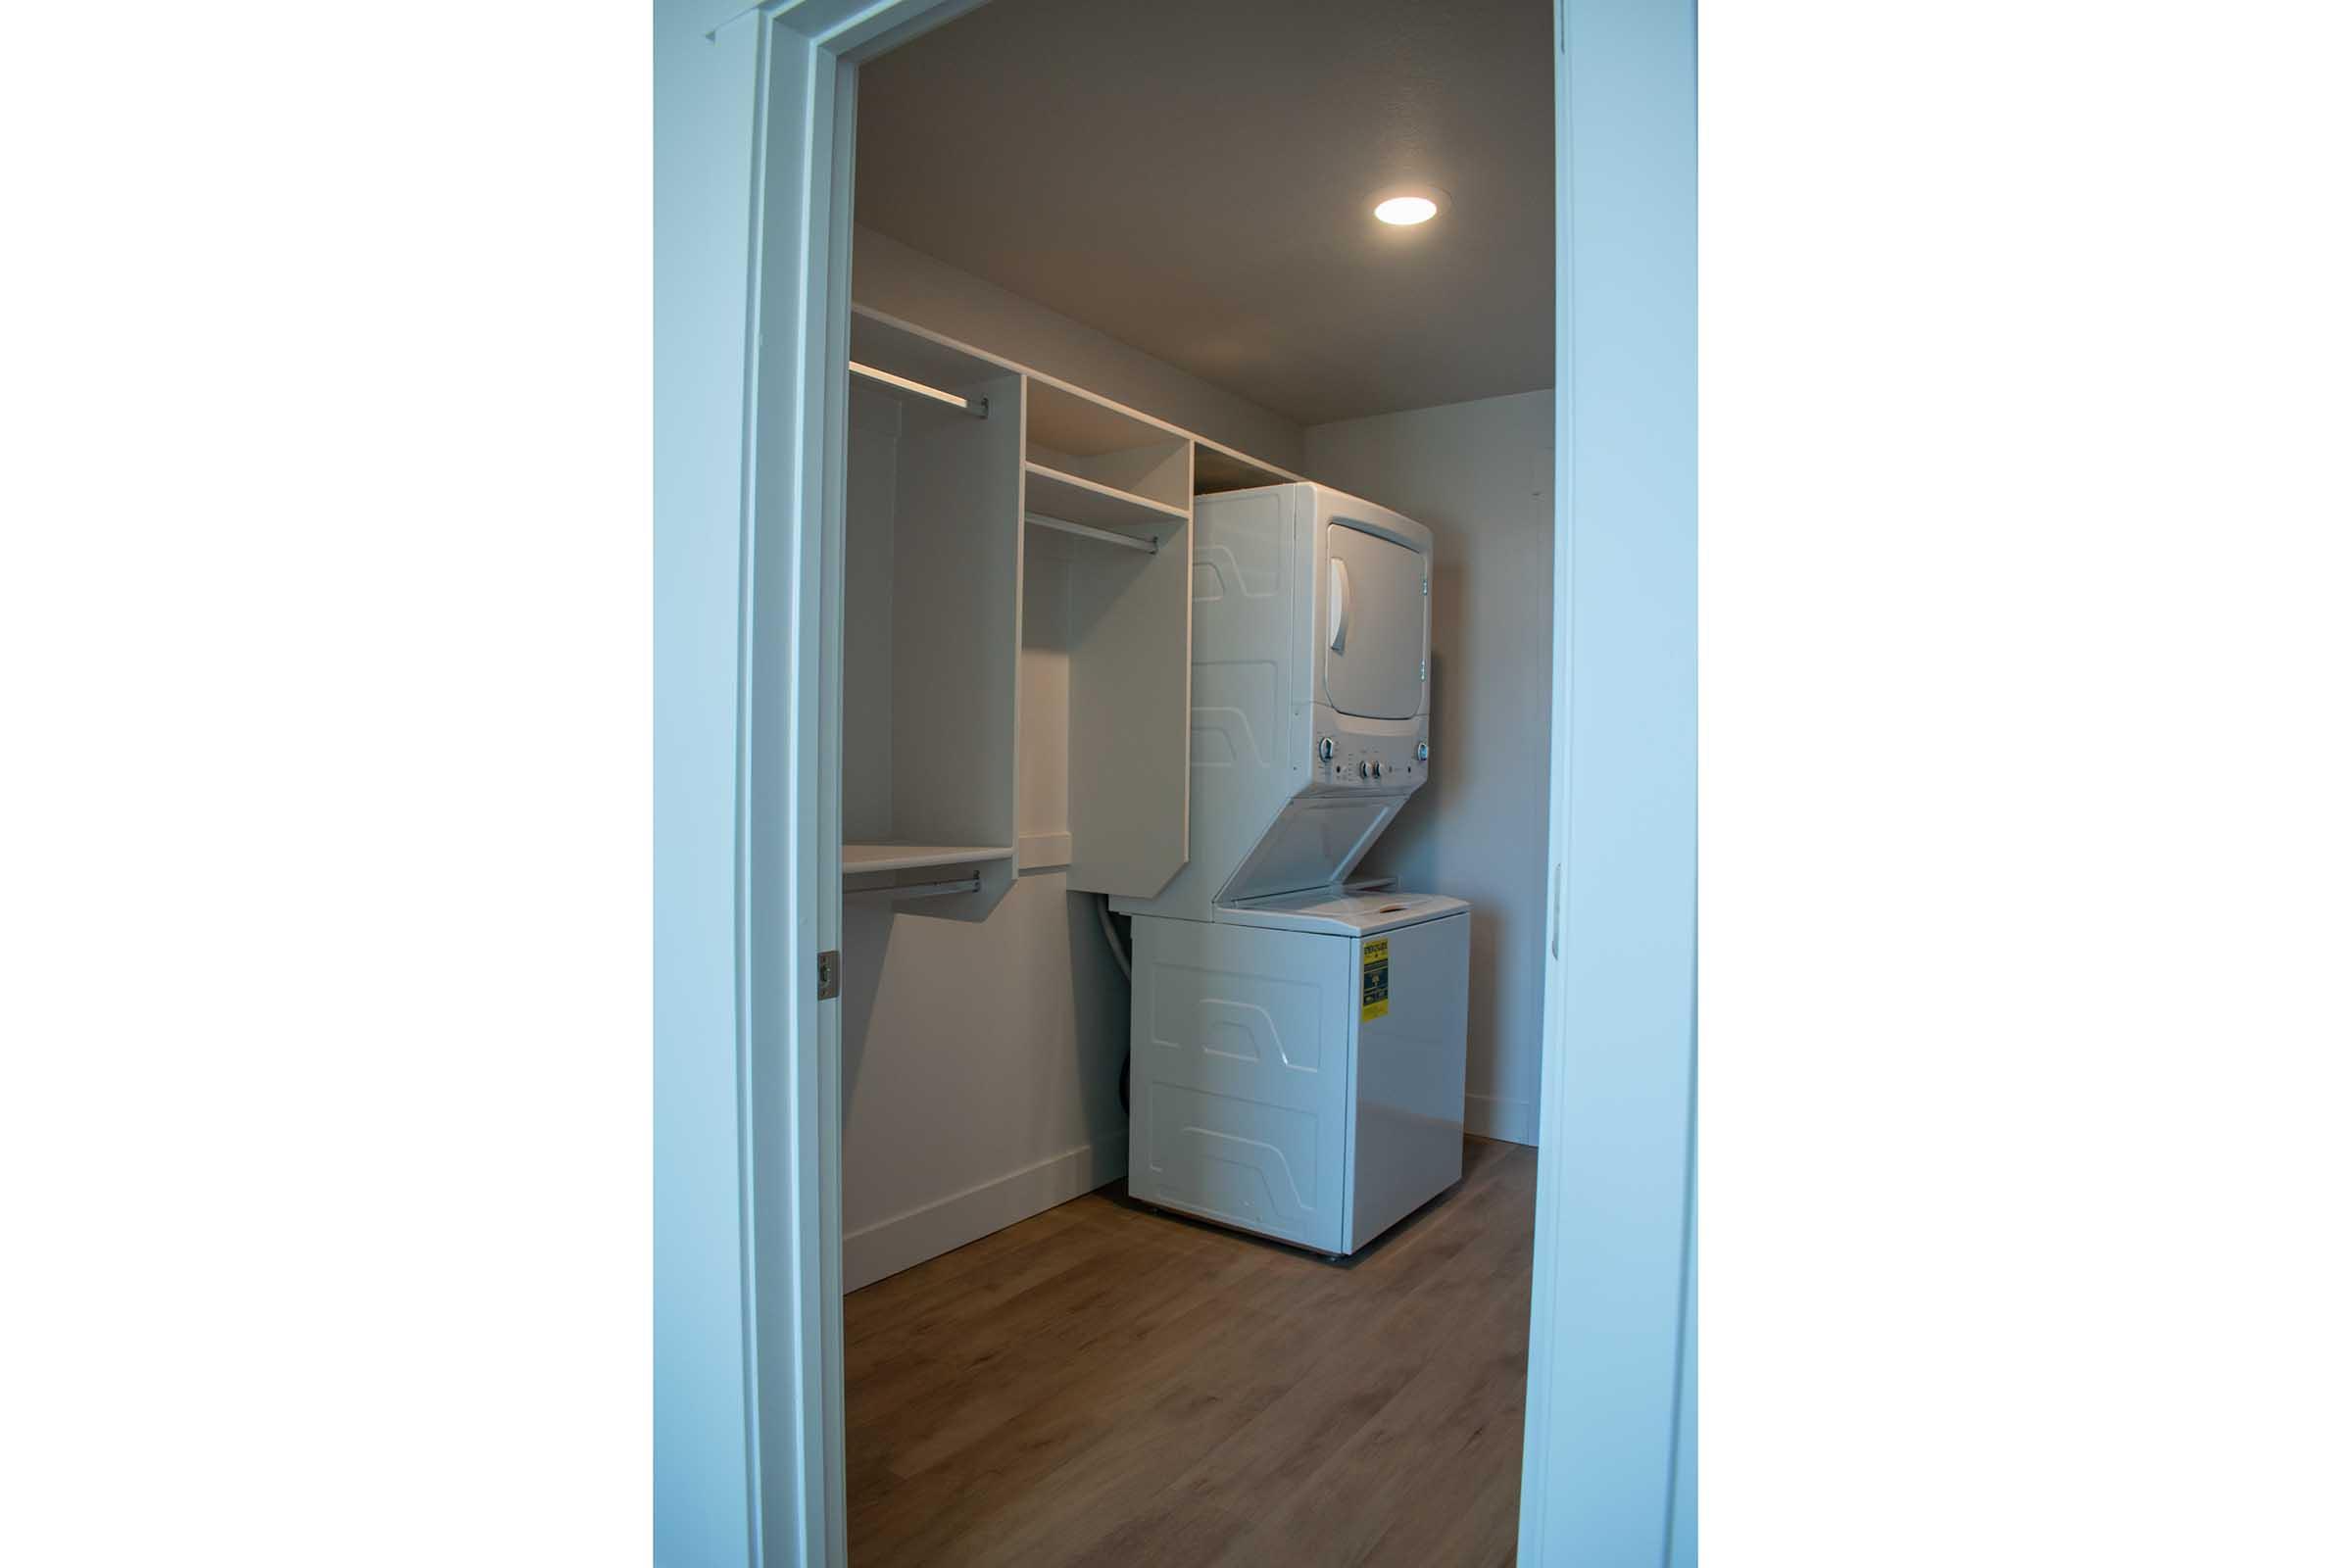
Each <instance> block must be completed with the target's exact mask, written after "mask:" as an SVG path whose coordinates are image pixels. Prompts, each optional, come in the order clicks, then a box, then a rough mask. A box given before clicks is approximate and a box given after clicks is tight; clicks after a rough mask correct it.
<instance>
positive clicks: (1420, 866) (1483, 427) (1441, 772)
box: [1299, 392, 1552, 1144]
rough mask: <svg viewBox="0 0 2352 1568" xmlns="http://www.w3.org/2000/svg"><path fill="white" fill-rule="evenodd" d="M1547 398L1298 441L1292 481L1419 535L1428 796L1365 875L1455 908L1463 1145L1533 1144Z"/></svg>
mask: <svg viewBox="0 0 2352 1568" xmlns="http://www.w3.org/2000/svg"><path fill="white" fill-rule="evenodd" d="M1551 413H1552V407H1551V394H1550V393H1549V392H1523V393H1520V394H1518V395H1517V396H1514V397H1504V398H1484V399H1481V400H1480V401H1478V402H1475V403H1454V404H1448V405H1446V406H1445V407H1443V408H1434V409H1413V410H1409V411H1407V412H1405V413H1403V414H1384V415H1380V416H1377V417H1373V418H1369V419H1349V420H1346V421H1344V422H1341V423H1337V424H1318V425H1310V426H1309V427H1308V428H1307V431H1306V463H1305V466H1303V467H1302V468H1301V469H1300V470H1299V471H1301V472H1303V473H1305V474H1306V475H1307V476H1308V477H1310V478H1313V479H1319V480H1321V481H1322V482H1324V483H1325V484H1329V485H1334V486H1336V487H1338V488H1339V489H1342V490H1345V491H1347V492H1348V493H1349V494H1351V495H1359V496H1362V497H1363V498H1364V499H1365V500H1367V501H1373V502H1378V503H1379V504H1380V505H1382V506H1384V507H1391V508H1394V509H1395V510H1397V511H1398V512H1401V513H1403V514H1404V515H1406V516H1408V517H1411V518H1412V519H1414V520H1415V521H1416V522H1421V523H1425V524H1427V525H1428V527H1429V528H1430V529H1431V530H1432V531H1433V532H1435V533H1436V535H1437V544H1438V566H1437V575H1436V578H1435V580H1434V581H1433V582H1432V583H1431V585H1430V593H1431V608H1432V611H1433V613H1434V615H1435V620H1436V626H1435V629H1434V631H1433V632H1432V635H1431V643H1432V647H1431V655H1430V664H1431V669H1430V680H1431V688H1430V751H1431V765H1430V781H1429V785H1428V787H1427V788H1426V789H1423V790H1422V791H1421V792H1420V793H1419V794H1418V795H1416V796H1414V797H1413V799H1412V801H1411V802H1410V803H1409V804H1408V805H1406V807H1405V809H1403V810H1402V811H1401V812H1399V813H1398V814H1397V821H1396V823H1395V824H1394V825H1393V826H1392V827H1390V829H1389V831H1388V833H1387V834H1386V835H1385V836H1384V837H1383V838H1382V839H1381V841H1380V842H1379V843H1378V844H1376V845H1374V846H1373V848H1372V853H1371V855H1370V856H1368V857H1367V858H1365V861H1364V869H1365V871H1366V872H1367V873H1372V874H1378V873H1385V872H1394V873H1396V874H1397V877H1398V878H1399V880H1400V882H1401V884H1402V885H1403V886H1404V887H1406V888H1409V889H1412V890H1415V891H1420V892H1429V893H1447V894H1451V895H1453V896H1454V897H1456V898H1463V899H1468V900H1469V901H1470V903H1471V905H1472V906H1473V908H1472V911H1471V916H1470V1073H1469V1095H1470V1100H1469V1106H1468V1111H1467V1118H1466V1119H1467V1122H1468V1125H1469V1128H1470V1130H1471V1131H1472V1132H1475V1133H1483V1134H1486V1135H1487V1136H1489V1137H1494V1138H1508V1139H1512V1140H1514V1141H1516V1142H1519V1143H1526V1144H1532V1143H1534V1142H1535V1141H1536V1105H1537V1087H1538V1084H1539V1082H1540V1080H1541V1071H1542V1064H1543V1049H1544V925H1545V918H1546V914H1547V911H1546V909H1545V905H1544V899H1545V889H1544V853H1545V851H1544V834H1545V798H1544V797H1545V790H1546V780H1547V775H1548V772H1549V768H1550V747H1551V722H1550V716H1551V681H1550V669H1551V447H1552V434H1551V431H1552V424H1551Z"/></svg>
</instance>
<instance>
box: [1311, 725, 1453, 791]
mask: <svg viewBox="0 0 2352 1568" xmlns="http://www.w3.org/2000/svg"><path fill="white" fill-rule="evenodd" d="M1314 773H1315V783H1316V784H1317V785H1318V786H1321V787H1324V788H1339V789H1349V788H1352V789H1377V790H1397V789H1411V788H1413V787H1414V786H1416V785H1418V784H1419V783H1420V782H1421V781H1422V780H1423V779H1424V778H1426V777H1427V776H1428V774H1429V742H1427V741H1424V740H1417V739H1414V738H1411V737H1394V738H1390V737H1372V736H1363V735H1342V736H1336V737H1335V736H1331V735H1319V736H1317V737H1316V738H1315V767H1314Z"/></svg>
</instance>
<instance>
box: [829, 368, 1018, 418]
mask: <svg viewBox="0 0 2352 1568" xmlns="http://www.w3.org/2000/svg"><path fill="white" fill-rule="evenodd" d="M850 373H851V374H852V375H862V376H864V377H865V378H866V379H867V380H868V381H879V382H881V383H882V384H883V385H884V386H895V387H897V388H898V389H899V390H900V391H902V392H911V393H913V394H914V395H915V396H916V397H918V398H929V399H930V400H931V401H932V402H934V403H944V404H946V405H947V406H948V407H949V408H951V409H955V410H956V411H957V412H959V413H963V414H968V415H970V416H971V417H973V418H975V419H985V418H987V417H988V399H986V398H967V397H961V396H958V395H957V394H956V393H954V392H942V391H941V390H940V389H939V388H937V387H935V386H925V385H923V383H922V382H920V381H909V380H907V377H905V376H903V375H893V374H891V373H890V372H889V371H888V370H877V369H875V368H873V367H872V366H870V365H859V364H858V362H857V361H856V360H852V361H851V362H850Z"/></svg>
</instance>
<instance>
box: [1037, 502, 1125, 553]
mask: <svg viewBox="0 0 2352 1568" xmlns="http://www.w3.org/2000/svg"><path fill="white" fill-rule="evenodd" d="M1021 520H1022V521H1023V522H1026V523H1028V524H1029V525H1030V526H1031V527H1033V528H1051V529H1053V530H1054V532H1055V533H1066V534H1069V535H1070V536H1072V537H1073V538H1078V539H1092V540H1095V541H1096V542H1098V543H1100V544H1106V545H1117V546H1118V547H1119V548H1120V549H1121V550H1141V551H1142V552H1143V553H1144V554H1145V555H1148V556H1152V555H1157V554H1158V553H1159V541H1157V540H1156V539H1138V538H1136V537H1135V536H1134V535H1133V534H1125V533H1112V532H1111V531H1110V530H1109V529H1108V528H1090V527H1088V526H1087V525H1086V524H1085V523H1083V522H1064V521H1062V520H1061V519H1060V518H1059V517H1049V516H1047V515H1045V514H1044V513H1042V512H1032V513H1030V514H1029V515H1027V516H1025V517H1023V518H1022V519H1021Z"/></svg>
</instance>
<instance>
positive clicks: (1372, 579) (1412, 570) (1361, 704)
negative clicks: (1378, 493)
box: [1318, 522, 1429, 718]
mask: <svg viewBox="0 0 2352 1568" xmlns="http://www.w3.org/2000/svg"><path fill="white" fill-rule="evenodd" d="M1324 537H1325V543H1326V546H1327V549H1326V558H1327V559H1326V562H1325V565H1324V568H1323V569H1324V581H1323V582H1322V584H1321V585H1320V586H1321V588H1322V600H1323V617H1322V625H1321V626H1320V627H1319V628H1318V646H1319V648H1320V649H1321V651H1322V656H1323V695H1324V698H1325V700H1326V701H1328V702H1329V703H1330V704H1331V706H1332V707H1334V708H1336V709H1338V710H1339V711H1341V712H1343V713H1352V714H1354V715H1356V716H1357V717H1359V718H1410V717H1412V716H1413V715H1414V714H1415V713H1418V712H1419V711H1421V676H1422V670H1423V668H1424V662H1425V661H1426V660H1427V658H1428V655H1429V645H1428V641H1427V638H1428V634H1429V596H1428V594H1427V593H1426V592H1424V590H1423V585H1424V583H1425V582H1426V581H1427V575H1426V573H1425V571H1424V569H1423V563H1422V558H1421V555H1420V553H1419V552H1418V551H1413V550H1407V549H1406V548H1405V547H1404V546H1402V545H1400V544H1397V543H1396V542H1395V541H1394V540H1390V539H1384V538H1382V537H1380V536H1379V535H1378V534H1371V533H1366V532H1364V530H1362V529H1361V528H1351V527H1349V526H1348V525H1347V524H1346V523H1344V522H1334V523H1330V524H1328V525H1327V526H1326V527H1325V529H1324Z"/></svg>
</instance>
